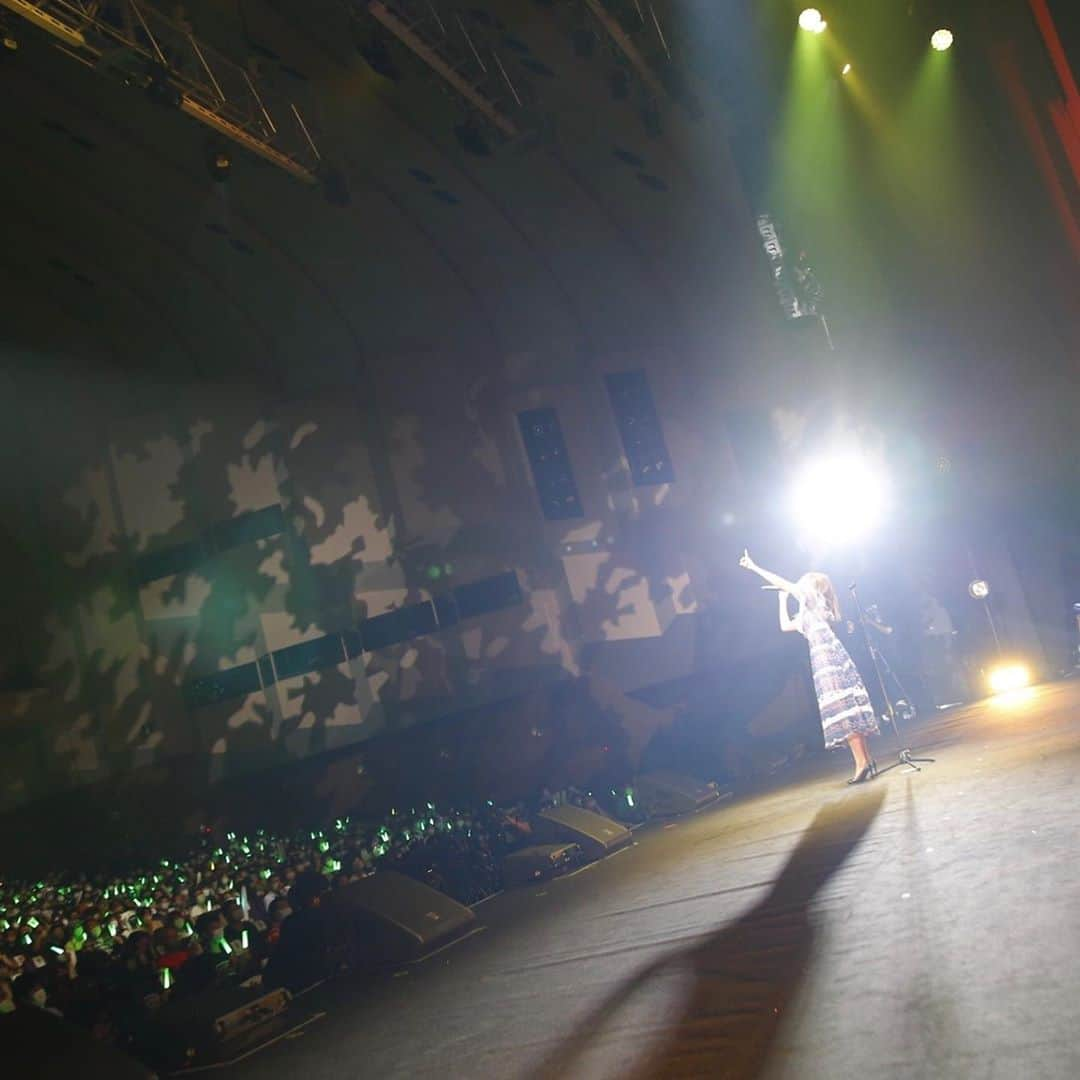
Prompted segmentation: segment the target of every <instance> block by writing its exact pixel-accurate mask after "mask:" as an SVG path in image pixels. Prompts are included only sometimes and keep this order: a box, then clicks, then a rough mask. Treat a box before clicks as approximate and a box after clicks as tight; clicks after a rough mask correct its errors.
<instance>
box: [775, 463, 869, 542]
mask: <svg viewBox="0 0 1080 1080" xmlns="http://www.w3.org/2000/svg"><path fill="white" fill-rule="evenodd" d="M888 503H889V485H888V481H887V478H886V477H885V476H884V474H883V473H882V472H881V470H880V469H879V468H877V467H876V466H875V465H874V464H873V463H872V462H870V461H869V460H868V459H867V458H865V457H864V456H863V455H861V454H858V453H854V452H850V453H835V454H831V455H828V456H825V457H822V458H819V459H817V460H816V461H812V462H810V463H809V464H807V465H806V466H804V467H803V469H802V470H800V472H799V473H798V474H797V476H796V479H795V484H794V486H793V488H792V493H791V512H792V515H793V517H794V519H795V522H796V524H797V526H798V527H799V529H800V531H801V532H802V534H803V536H804V538H805V539H807V540H809V541H811V542H813V543H816V544H825V545H828V546H830V547H835V546H844V545H847V544H851V543H854V542H857V541H858V540H860V539H862V538H864V537H865V536H867V535H869V534H870V533H871V532H873V531H874V529H875V528H877V526H878V525H879V524H880V523H881V520H882V519H883V518H884V516H885V511H886V509H887V508H888Z"/></svg>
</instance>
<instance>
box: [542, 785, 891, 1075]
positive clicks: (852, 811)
mask: <svg viewBox="0 0 1080 1080" xmlns="http://www.w3.org/2000/svg"><path fill="white" fill-rule="evenodd" d="M883 797H884V792H883V791H881V790H880V789H879V790H877V791H873V790H871V791H867V792H866V793H865V794H863V793H860V794H858V795H856V796H854V797H852V798H850V799H843V800H840V801H838V802H836V803H833V804H832V805H830V806H826V807H824V808H823V809H821V810H819V811H818V813H817V814H816V816H815V817H814V819H813V821H812V822H811V823H810V825H809V827H808V828H807V830H806V831H805V833H804V834H803V836H802V838H801V840H800V841H799V842H798V844H797V845H796V847H795V850H794V851H793V852H792V854H791V857H790V859H789V860H788V862H787V863H786V865H785V866H784V869H783V870H782V872H781V874H780V876H779V878H778V879H777V881H776V883H775V885H774V887H773V889H772V891H771V892H770V893H769V895H768V896H767V897H765V899H764V900H762V901H761V902H760V903H759V904H757V905H756V906H755V907H754V908H753V909H752V910H750V911H749V912H747V914H746V915H744V916H743V917H742V918H740V919H739V920H738V921H737V922H734V923H732V924H730V925H728V926H726V927H724V928H722V929H721V930H718V931H716V932H715V933H713V934H709V935H708V936H707V937H705V938H704V940H702V941H701V942H700V943H698V944H695V945H693V946H692V947H690V948H686V949H680V950H679V951H677V952H675V953H672V954H669V955H668V956H665V957H662V958H661V959H659V960H657V961H655V962H654V963H652V964H649V965H648V966H647V967H645V968H643V969H642V970H641V971H639V972H638V973H637V974H636V975H635V976H634V977H633V978H631V979H629V980H628V981H626V982H625V983H624V984H623V985H622V986H620V987H619V988H617V989H616V990H615V991H613V992H612V993H610V994H609V995H608V996H607V997H606V998H605V999H604V1000H603V1001H602V1002H601V1003H600V1004H599V1005H598V1006H597V1007H596V1008H594V1009H593V1010H592V1011H591V1012H590V1013H589V1014H588V1015H587V1016H586V1017H585V1018H584V1019H583V1020H582V1021H581V1022H580V1023H579V1024H578V1025H577V1027H576V1028H575V1030H574V1031H573V1032H572V1033H571V1034H570V1036H569V1037H568V1038H567V1039H566V1041H565V1043H564V1044H563V1045H562V1046H560V1047H559V1049H558V1050H557V1051H556V1052H554V1053H553V1054H551V1055H550V1056H549V1058H548V1059H547V1060H546V1061H545V1062H544V1063H543V1064H542V1065H541V1066H540V1067H539V1068H538V1069H537V1070H535V1071H534V1073H533V1074H532V1075H533V1078H534V1080H554V1078H555V1077H565V1076H568V1075H575V1074H576V1072H577V1067H578V1065H579V1063H580V1062H581V1060H582V1059H583V1057H584V1056H585V1054H586V1053H587V1052H588V1051H589V1049H590V1047H591V1045H592V1044H593V1042H594V1040H597V1039H599V1038H600V1037H601V1036H602V1035H603V1033H604V1031H605V1030H606V1029H608V1028H610V1027H611V1026H614V1025H617V1024H618V1021H619V1013H620V1010H622V1009H625V1008H626V1007H627V1006H629V1004H630V1003H631V1001H632V999H633V998H634V997H635V995H637V994H639V993H641V992H643V991H645V990H647V989H648V987H649V986H650V985H651V984H652V983H654V982H656V981H657V980H659V979H667V978H670V977H671V976H676V977H681V979H682V980H684V981H685V982H686V983H687V984H688V990H687V992H686V994H685V996H684V1000H683V1001H681V1002H680V1003H679V1005H678V1007H677V1009H676V1011H675V1014H674V1016H673V1017H671V1018H669V1019H668V1020H667V1021H666V1022H665V1023H664V1024H663V1027H662V1034H661V1035H660V1037H659V1039H658V1041H656V1042H655V1043H654V1045H653V1046H651V1047H650V1048H649V1049H648V1050H647V1051H646V1053H645V1055H644V1057H643V1059H642V1060H640V1061H638V1062H636V1063H633V1064H631V1063H629V1062H628V1063H626V1066H625V1072H624V1073H623V1075H624V1076H630V1077H635V1078H641V1080H644V1078H647V1077H657V1076H664V1077H668V1076H686V1077H690V1076H693V1077H702V1076H710V1077H727V1078H748V1077H753V1076H756V1075H758V1073H759V1071H760V1070H761V1068H762V1066H763V1065H764V1064H765V1062H766V1060H767V1058H768V1054H769V1050H770V1048H771V1046H772V1044H773V1041H774V1039H775V1037H776V1033H777V1031H778V1030H779V1027H780V1025H781V1023H782V1022H783V1019H784V1014H785V1007H786V1005H787V1003H788V1002H789V1001H790V1000H791V998H792V997H793V996H794V994H795V992H796V990H797V989H798V987H799V984H800V982H801V981H802V977H803V974H804V972H805V971H806V968H807V962H808V958H809V954H810V946H811V943H812V940H813V935H814V931H813V926H812V924H811V921H810V918H809V909H810V904H811V902H812V901H813V899H814V897H815V896H816V894H817V893H818V892H819V891H820V890H821V889H822V888H823V886H824V885H825V884H826V882H828V880H829V879H830V878H831V877H832V876H833V875H834V874H835V873H836V872H837V871H838V870H839V869H840V867H841V866H842V865H843V864H844V862H845V861H846V860H847V858H848V856H849V855H850V854H851V853H852V852H853V851H854V849H855V847H856V846H857V845H858V843H859V841H860V840H861V839H862V838H863V836H864V835H865V834H866V831H867V829H868V828H869V827H870V824H871V823H872V822H873V820H874V818H875V817H876V816H877V814H878V811H879V810H880V809H881V805H882V800H883Z"/></svg>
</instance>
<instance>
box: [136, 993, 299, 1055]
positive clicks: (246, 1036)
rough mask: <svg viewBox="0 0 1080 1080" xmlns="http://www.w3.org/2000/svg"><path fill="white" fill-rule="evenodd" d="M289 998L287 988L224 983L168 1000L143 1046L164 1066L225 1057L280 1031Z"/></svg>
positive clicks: (146, 1051) (159, 1012)
mask: <svg viewBox="0 0 1080 1080" xmlns="http://www.w3.org/2000/svg"><path fill="white" fill-rule="evenodd" d="M291 1000H292V996H291V995H290V994H289V991H288V990H285V989H280V988H279V989H277V990H271V991H269V992H266V991H264V990H261V989H249V988H246V987H243V986H224V987H220V988H218V989H213V990H206V991H204V992H202V993H200V994H197V995H195V996H194V997H188V998H181V999H180V1000H178V1001H169V1002H167V1003H166V1004H165V1005H163V1006H162V1007H161V1008H160V1009H158V1010H157V1012H156V1013H155V1014H154V1015H153V1021H152V1023H151V1024H150V1025H149V1027H148V1029H147V1031H146V1044H145V1045H143V1046H140V1048H139V1049H140V1050H141V1051H142V1052H143V1053H145V1055H146V1056H147V1057H149V1058H150V1059H152V1060H153V1061H154V1062H155V1063H157V1064H159V1066H160V1067H162V1068H176V1067H179V1066H181V1065H185V1066H194V1065H209V1064H212V1063H215V1062H221V1061H227V1060H229V1059H230V1058H233V1057H235V1056H236V1055H238V1054H240V1053H243V1051H244V1050H247V1049H249V1048H250V1047H252V1046H255V1045H257V1044H258V1043H261V1042H263V1041H265V1040H266V1039H268V1038H271V1037H273V1035H275V1034H277V1033H278V1032H279V1031H280V1030H281V1028H282V1026H283V1025H284V1022H285V1019H286V1017H285V1013H286V1011H287V1010H288V1008H289V1003H290V1001H291Z"/></svg>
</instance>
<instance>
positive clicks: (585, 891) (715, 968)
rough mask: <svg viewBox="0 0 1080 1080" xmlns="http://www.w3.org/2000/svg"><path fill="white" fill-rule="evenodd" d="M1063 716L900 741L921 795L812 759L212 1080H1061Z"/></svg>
mask: <svg viewBox="0 0 1080 1080" xmlns="http://www.w3.org/2000/svg"><path fill="white" fill-rule="evenodd" d="M1078 706H1080V681H1078V682H1065V683H1058V684H1054V685H1050V686H1045V687H1040V688H1038V689H1036V690H1033V691H1031V692H1030V695H1028V696H1027V697H1026V698H1024V699H1022V700H1018V701H1014V702H1011V703H994V702H985V703H981V704H979V705H977V706H971V707H967V708H963V709H957V710H954V711H952V712H949V713H945V714H942V715H939V716H935V717H933V718H930V719H929V720H927V721H925V722H923V723H920V724H919V725H917V726H916V727H913V728H912V729H911V731H910V736H911V738H910V740H909V741H910V742H911V743H912V744H913V745H914V746H915V747H916V749H917V750H918V751H920V752H923V751H925V752H926V753H927V754H928V755H929V756H933V757H936V758H937V762H936V764H933V765H930V766H927V768H926V770H925V771H924V772H922V773H919V774H916V773H909V772H907V770H904V769H899V768H898V769H894V770H892V771H891V772H888V773H886V774H885V775H883V776H880V777H879V778H878V779H877V780H875V781H873V782H872V783H870V784H867V785H865V786H862V787H857V788H850V789H849V788H846V787H845V785H844V783H843V781H844V779H845V777H846V776H847V775H849V773H850V759H849V758H847V757H846V755H845V756H841V755H840V754H836V755H822V756H815V757H813V758H811V759H809V760H805V761H802V762H800V763H798V765H797V766H796V767H795V768H794V769H793V770H791V771H789V772H787V773H784V774H781V775H780V776H778V777H777V778H776V780H775V783H774V786H773V787H772V788H771V789H770V790H768V791H763V792H760V793H758V794H756V795H754V796H747V797H745V798H742V799H739V800H736V801H734V802H730V803H727V804H721V805H720V806H718V807H716V808H714V809H711V810H709V811H707V812H705V813H702V814H700V815H698V816H696V817H689V818H683V819H680V820H678V821H676V822H674V823H671V824H669V825H667V826H663V825H652V826H649V827H647V828H644V829H641V830H639V831H638V833H637V835H636V840H637V843H636V844H635V846H634V847H632V848H628V849H625V850H624V851H623V852H621V853H618V854H616V855H613V856H611V857H610V858H608V859H607V860H605V861H604V862H602V863H598V864H594V865H593V866H591V867H589V868H586V869H585V870H583V871H579V872H578V873H577V874H576V875H574V876H571V877H569V878H564V879H561V880H556V881H553V882H549V883H546V884H543V885H539V886H535V887H530V888H526V889H519V890H517V891H514V892H508V893H505V894H503V895H501V896H498V897H495V898H494V899H492V900H490V901H488V902H487V903H485V904H482V905H481V906H480V907H479V908H478V909H477V914H478V918H479V923H480V924H481V926H482V927H483V929H482V931H481V932H479V933H476V934H475V935H474V936H473V937H471V938H469V939H468V940H466V941H463V942H461V943H460V944H458V945H455V946H453V947H451V948H450V949H448V950H446V951H445V952H442V953H440V954H438V955H436V956H433V957H431V958H430V959H428V960H426V961H425V962H423V963H420V964H417V965H414V966H412V967H409V968H407V969H405V970H403V971H400V972H397V973H395V974H394V975H392V976H388V977H386V978H385V979H382V980H379V981H377V982H375V983H374V984H367V985H365V986H361V985H358V984H355V983H352V984H351V983H350V982H349V981H347V980H343V981H338V982H334V983H331V984H325V985H324V986H322V987H319V988H317V989H316V990H314V991H312V992H311V993H309V994H307V995H305V996H304V997H303V998H302V999H301V1002H302V1003H303V1006H304V1008H305V1010H306V1011H307V1012H308V1013H311V1012H313V1011H314V1012H321V1011H325V1013H326V1015H325V1016H323V1017H321V1018H320V1019H317V1020H315V1021H314V1022H312V1023H310V1024H308V1025H307V1026H306V1027H304V1028H302V1029H301V1030H299V1031H297V1032H295V1033H294V1035H293V1037H291V1038H286V1039H283V1040H281V1041H279V1042H278V1043H276V1044H275V1045H273V1046H270V1047H268V1048H266V1049H264V1050H262V1051H260V1052H258V1053H256V1054H255V1055H253V1056H251V1057H249V1058H247V1059H246V1060H244V1061H242V1062H239V1063H237V1064H234V1065H231V1066H229V1067H228V1068H226V1069H225V1070H223V1071H224V1073H225V1074H226V1075H229V1076H235V1077H241V1076H251V1077H256V1076H258V1077H260V1078H265V1077H267V1076H270V1077H279V1076H280V1077H296V1076H302V1077H304V1080H323V1078H326V1080H330V1078H333V1080H340V1078H342V1077H359V1076H370V1077H438V1078H440V1080H449V1078H451V1077H468V1078H479V1077H541V1076H543V1077H566V1076H569V1077H608V1076H610V1077H616V1076H617V1077H620V1078H625V1077H647V1076H710V1077H719V1076H758V1075H760V1076H766V1077H770V1078H773V1077H777V1078H778V1077H785V1078H788V1077H790V1078H795V1077H798V1078H800V1080H808V1078H814V1077H822V1078H824V1077H828V1078H830V1080H832V1078H835V1077H849V1076H850V1077H860V1076H861V1077H878V1076H887V1077H964V1078H971V1077H1002V1078H1006V1077H1008V1078H1013V1077H1016V1076H1032V1077H1039V1078H1040V1080H1042V1078H1048V1077H1075V1076H1078V1075H1080V1031H1078V1023H1080V1005H1078V1002H1080V922H1078V918H1077V912H1078V911H1080V862H1078V860H1077V857H1076V837H1077V834H1078V832H1080V798H1078V791H1077V779H1076V771H1077V768H1078V767H1080V708H1078ZM888 743H889V740H888V739H887V738H881V739H877V740H875V741H874V747H875V752H876V755H877V760H878V764H879V766H884V765H886V764H887V763H888V762H889V761H891V760H894V755H892V754H890V753H889V751H888V749H887V745H888ZM301 1002H297V1004H298V1005H299V1004H301ZM219 1075H221V1073H219Z"/></svg>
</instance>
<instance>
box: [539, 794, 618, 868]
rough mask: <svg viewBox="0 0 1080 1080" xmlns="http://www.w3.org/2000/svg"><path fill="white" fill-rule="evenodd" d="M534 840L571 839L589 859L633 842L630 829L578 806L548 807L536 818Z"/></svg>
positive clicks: (608, 853)
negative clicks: (535, 838)
mask: <svg viewBox="0 0 1080 1080" xmlns="http://www.w3.org/2000/svg"><path fill="white" fill-rule="evenodd" d="M533 831H534V833H535V834H536V837H537V839H538V840H541V841H545V840H550V841H553V842H555V841H559V840H572V841H573V842H574V843H576V844H580V845H581V850H582V851H583V852H584V853H585V855H586V856H587V857H588V858H589V859H602V858H603V857H604V856H605V855H610V854H611V853H612V852H613V851H618V850H619V848H622V847H626V845H627V844H629V843H630V841H631V840H632V839H633V834H632V833H631V832H630V830H629V829H628V828H627V827H626V826H625V825H623V824H621V823H620V822H618V821H614V820H612V819H611V818H609V817H605V816H604V815H603V814H597V813H594V812H593V811H592V810H582V809H581V807H580V806H552V807H550V808H549V809H547V810H541V811H540V813H539V814H538V815H537V827H536V828H535V829H534V830H533Z"/></svg>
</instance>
